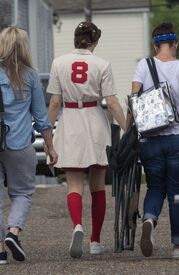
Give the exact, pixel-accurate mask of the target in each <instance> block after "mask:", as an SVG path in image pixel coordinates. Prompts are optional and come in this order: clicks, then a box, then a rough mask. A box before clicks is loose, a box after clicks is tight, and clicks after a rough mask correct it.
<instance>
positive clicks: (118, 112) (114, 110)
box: [105, 95, 126, 131]
mask: <svg viewBox="0 0 179 275" xmlns="http://www.w3.org/2000/svg"><path fill="white" fill-rule="evenodd" d="M105 99H106V103H107V106H108V110H109V111H110V113H111V114H112V116H113V117H114V118H115V120H116V121H117V123H119V125H120V126H121V128H122V129H123V130H124V131H125V130H126V119H125V116H124V113H123V110H122V108H121V105H120V103H119V101H118V99H117V97H116V96H115V95H112V96H107V97H105Z"/></svg>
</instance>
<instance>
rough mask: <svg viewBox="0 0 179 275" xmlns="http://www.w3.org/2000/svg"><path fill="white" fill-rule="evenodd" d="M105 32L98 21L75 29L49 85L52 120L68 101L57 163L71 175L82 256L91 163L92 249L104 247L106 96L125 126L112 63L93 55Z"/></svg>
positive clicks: (73, 250) (76, 251) (76, 246)
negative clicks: (84, 195)
mask: <svg viewBox="0 0 179 275" xmlns="http://www.w3.org/2000/svg"><path fill="white" fill-rule="evenodd" d="M100 36H101V30H100V29H98V28H97V26H96V25H94V24H93V23H91V22H81V23H80V24H79V25H78V26H77V28H76V29H75V33H74V44H75V49H74V50H73V51H72V53H69V54H67V55H63V56H60V57H58V58H55V59H54V61H53V63H52V68H51V73H50V80H49V85H48V88H47V92H49V93H51V94H53V95H52V97H51V100H50V105H49V119H50V121H51V123H52V125H54V123H55V120H56V118H57V114H58V113H59V109H60V108H61V105H63V107H62V108H61V112H60V115H59V119H58V125H57V128H56V130H55V134H54V139H53V140H54V148H55V150H56V151H57V152H58V154H59V160H58V162H57V164H56V165H55V167H57V168H61V169H63V170H64V171H65V174H66V179H67V185H68V196H67V206H68V211H69V214H70V217H71V220H72V223H73V228H74V231H73V235H72V242H71V245H70V255H71V257H73V258H80V257H81V256H82V241H83V229H82V193H83V183H84V175H85V171H86V169H89V188H90V192H91V196H92V209H91V212H92V234H91V240H90V253H91V254H101V253H102V252H103V250H104V249H103V246H102V245H101V243H100V233H101V228H102V225H103V221H104V216H105V208H106V198H105V172H106V168H107V167H108V161H107V155H106V146H107V145H110V144H111V129H110V123H109V120H108V117H107V116H106V114H105V111H104V110H103V109H102V107H101V101H102V99H103V98H105V99H106V103H107V106H108V109H109V111H110V112H111V114H112V115H113V117H114V118H115V120H116V121H117V122H118V123H119V124H120V126H121V128H123V130H125V127H126V123H125V117H124V114H123V111H122V109H121V106H120V104H119V102H118V99H117V97H116V94H117V90H116V88H115V84H114V81H113V75H112V71H111V66H110V64H109V62H107V61H105V60H103V59H101V58H99V57H97V56H95V55H93V50H94V49H95V47H96V45H97V43H98V40H99V38H100Z"/></svg>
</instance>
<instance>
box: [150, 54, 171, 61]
mask: <svg viewBox="0 0 179 275" xmlns="http://www.w3.org/2000/svg"><path fill="white" fill-rule="evenodd" d="M155 57H156V58H158V59H160V60H161V61H173V60H176V56H173V55H172V54H169V53H159V54H157V55H156V56H155Z"/></svg>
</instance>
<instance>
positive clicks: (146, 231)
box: [140, 222, 153, 257]
mask: <svg viewBox="0 0 179 275" xmlns="http://www.w3.org/2000/svg"><path fill="white" fill-rule="evenodd" d="M152 229H153V227H152V224H151V223H150V222H144V224H143V226H142V236H141V240H140V248H141V251H142V254H143V255H144V256H145V257H150V256H151V255H152V252H153V243H152V240H151V233H152Z"/></svg>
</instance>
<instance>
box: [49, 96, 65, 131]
mask: <svg viewBox="0 0 179 275" xmlns="http://www.w3.org/2000/svg"><path fill="white" fill-rule="evenodd" d="M61 104H62V98H61V95H56V94H53V95H52V96H51V99H50V104H49V108H48V118H49V120H50V122H51V124H52V126H53V127H54V125H55V121H56V119H57V115H58V113H59V111H60V108H61Z"/></svg>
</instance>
